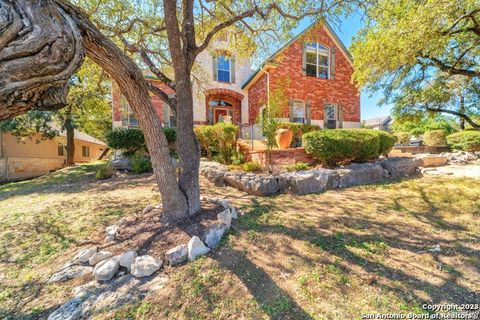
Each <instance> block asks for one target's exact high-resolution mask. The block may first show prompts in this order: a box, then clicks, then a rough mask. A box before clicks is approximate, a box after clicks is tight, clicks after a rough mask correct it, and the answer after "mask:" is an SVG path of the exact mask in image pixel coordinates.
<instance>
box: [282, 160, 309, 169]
mask: <svg viewBox="0 0 480 320" xmlns="http://www.w3.org/2000/svg"><path fill="white" fill-rule="evenodd" d="M308 168H309V165H308V164H307V163H305V162H297V163H295V164H291V165H289V166H286V169H287V171H302V170H307V169H308Z"/></svg>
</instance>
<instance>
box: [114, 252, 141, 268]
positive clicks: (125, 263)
mask: <svg viewBox="0 0 480 320" xmlns="http://www.w3.org/2000/svg"><path fill="white" fill-rule="evenodd" d="M136 257H137V252H136V251H134V250H129V251H126V252H125V253H123V254H122V255H121V256H120V259H119V262H118V263H119V264H120V266H122V267H125V268H127V269H128V270H129V271H130V269H131V266H132V263H133V261H134V260H135V258H136Z"/></svg>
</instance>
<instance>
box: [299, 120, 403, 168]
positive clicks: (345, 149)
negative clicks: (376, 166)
mask: <svg viewBox="0 0 480 320" xmlns="http://www.w3.org/2000/svg"><path fill="white" fill-rule="evenodd" d="M395 141H396V138H395V137H394V136H393V135H391V134H389V133H387V132H382V131H378V130H370V129H339V130H322V131H313V132H310V133H307V134H305V135H303V145H304V147H305V151H306V152H307V153H309V154H311V155H313V156H314V157H315V159H316V160H317V161H319V162H320V163H321V164H323V165H324V166H327V167H334V166H336V165H338V164H345V163H349V162H366V161H371V160H375V159H377V158H378V157H379V156H380V155H386V154H388V152H389V151H390V150H391V149H392V147H393V144H394V143H395Z"/></svg>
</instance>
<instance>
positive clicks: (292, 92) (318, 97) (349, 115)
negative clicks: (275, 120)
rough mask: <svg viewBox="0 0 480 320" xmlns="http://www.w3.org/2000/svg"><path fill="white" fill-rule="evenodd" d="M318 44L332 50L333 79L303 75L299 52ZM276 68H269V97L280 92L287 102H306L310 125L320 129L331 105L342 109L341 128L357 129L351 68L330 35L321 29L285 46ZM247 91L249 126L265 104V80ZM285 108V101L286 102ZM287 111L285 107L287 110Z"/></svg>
mask: <svg viewBox="0 0 480 320" xmlns="http://www.w3.org/2000/svg"><path fill="white" fill-rule="evenodd" d="M309 42H318V43H320V44H323V45H324V46H326V47H328V48H332V47H335V53H336V54H335V74H334V79H320V78H315V77H311V76H306V75H303V72H302V48H303V46H304V43H309ZM274 62H275V63H276V64H277V66H276V67H271V68H269V74H270V93H271V94H272V93H273V92H274V91H275V89H276V88H281V90H282V91H283V94H284V97H285V98H286V99H287V100H290V99H297V100H302V101H307V100H309V101H310V103H311V119H312V124H318V125H320V126H323V119H324V106H325V104H333V105H336V106H338V107H341V108H342V109H343V127H344V128H347V127H360V96H359V92H358V90H357V88H356V87H355V85H354V84H353V83H352V79H351V77H352V74H353V67H352V65H351V63H350V62H349V61H348V59H347V57H346V56H345V54H343V52H342V49H341V48H339V47H338V46H337V45H336V44H335V42H334V41H333V38H332V36H331V35H330V33H329V31H328V30H327V29H326V28H324V27H323V26H321V25H317V26H316V27H313V28H312V29H311V30H310V31H308V32H306V34H305V35H303V36H301V37H299V38H298V39H297V40H296V41H295V42H293V43H292V44H290V45H289V46H287V47H286V48H285V49H284V50H283V51H282V52H280V53H279V54H278V55H277V57H276V58H275V59H274ZM255 81H256V83H255V84H253V85H252V86H251V87H250V88H249V94H248V95H249V101H250V122H251V123H253V122H254V121H255V119H256V117H257V115H258V113H259V107H260V106H261V105H262V104H264V101H265V100H266V98H265V89H263V88H265V87H266V76H262V77H260V78H259V79H257V80H255ZM286 104H287V105H288V101H286ZM286 109H288V107H286Z"/></svg>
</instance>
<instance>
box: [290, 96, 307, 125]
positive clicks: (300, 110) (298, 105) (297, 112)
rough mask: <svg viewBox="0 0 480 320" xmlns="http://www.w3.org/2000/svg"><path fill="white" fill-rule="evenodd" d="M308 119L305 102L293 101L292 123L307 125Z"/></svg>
mask: <svg viewBox="0 0 480 320" xmlns="http://www.w3.org/2000/svg"><path fill="white" fill-rule="evenodd" d="M305 118H306V108H305V102H303V101H298V100H293V104H292V116H291V119H292V122H294V123H305Z"/></svg>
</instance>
